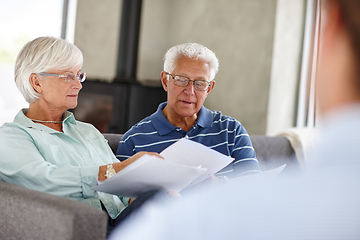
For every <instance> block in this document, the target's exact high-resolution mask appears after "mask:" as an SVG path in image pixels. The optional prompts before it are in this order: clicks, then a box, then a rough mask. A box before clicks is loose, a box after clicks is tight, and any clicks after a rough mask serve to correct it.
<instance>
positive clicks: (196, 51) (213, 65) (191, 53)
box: [164, 43, 219, 81]
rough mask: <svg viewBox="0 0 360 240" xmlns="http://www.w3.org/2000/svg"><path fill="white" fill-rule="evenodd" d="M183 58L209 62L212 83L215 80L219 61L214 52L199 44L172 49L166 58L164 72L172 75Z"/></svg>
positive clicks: (178, 46) (186, 44) (184, 44)
mask: <svg viewBox="0 0 360 240" xmlns="http://www.w3.org/2000/svg"><path fill="white" fill-rule="evenodd" d="M182 56H183V57H187V58H193V59H199V60H202V61H204V62H207V63H208V64H209V65H210V81H212V80H214V78H215V75H216V73H217V72H218V70H219V60H218V59H217V57H216V55H215V53H214V52H213V51H211V50H210V49H208V48H207V47H205V46H203V45H201V44H198V43H183V44H180V45H176V46H173V47H172V48H170V49H169V50H168V51H167V52H166V54H165V56H164V71H165V72H168V73H172V71H174V69H175V67H176V61H177V60H178V59H179V58H180V57H182Z"/></svg>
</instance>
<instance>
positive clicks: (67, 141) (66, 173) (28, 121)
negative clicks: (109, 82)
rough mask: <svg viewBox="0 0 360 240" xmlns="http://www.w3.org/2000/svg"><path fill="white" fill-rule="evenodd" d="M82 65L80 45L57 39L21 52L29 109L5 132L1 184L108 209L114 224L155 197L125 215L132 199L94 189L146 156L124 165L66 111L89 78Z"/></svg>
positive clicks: (1, 133)
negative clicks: (4, 183) (18, 186)
mask: <svg viewBox="0 0 360 240" xmlns="http://www.w3.org/2000/svg"><path fill="white" fill-rule="evenodd" d="M82 64H83V55H82V53H81V51H80V50H79V49H78V48H77V47H76V46H75V45H73V44H71V43H69V42H67V41H65V40H62V39H58V38H54V37H40V38H37V39H34V40H33V41H31V42H29V43H27V44H26V45H25V46H24V47H23V49H22V50H21V51H20V53H19V55H18V57H17V59H16V65H15V82H16V85H17V87H18V89H19V90H20V92H21V93H22V94H23V96H24V98H25V99H26V101H27V102H28V103H29V108H28V109H22V110H21V111H20V112H19V113H18V114H17V115H16V117H15V119H14V121H13V122H12V123H5V124H4V125H3V126H2V127H1V128H0V180H2V181H5V182H9V183H12V184H16V185H20V186H23V187H26V188H29V189H34V190H38V191H42V192H47V193H50V194H54V195H58V196H62V197H66V198H69V199H73V200H77V201H81V202H84V203H87V204H90V205H92V206H94V207H96V208H98V209H103V210H106V212H107V213H108V215H109V217H110V221H109V224H110V225H114V224H115V223H117V222H119V221H117V220H119V219H123V218H124V217H125V216H124V212H126V214H128V212H131V209H134V208H136V206H139V205H141V203H142V202H143V201H144V200H145V199H147V198H148V197H149V196H151V194H147V195H145V196H140V197H139V198H138V199H137V200H135V202H134V203H133V204H131V205H130V206H131V207H129V208H127V210H126V211H122V210H124V209H125V208H126V207H127V206H128V204H129V199H127V198H121V197H116V196H113V195H109V194H104V193H100V192H95V191H93V190H92V187H93V186H95V185H97V184H98V181H102V180H105V179H106V178H107V177H110V176H111V174H114V173H115V172H118V171H121V170H122V169H123V168H125V167H126V166H128V165H129V164H131V163H132V162H134V161H135V160H136V159H138V158H139V157H140V156H142V155H143V154H145V152H142V153H140V154H138V155H134V156H133V157H130V158H129V159H127V160H126V161H123V162H120V161H119V160H117V158H116V157H115V155H114V154H113V153H112V151H111V149H110V147H109V146H108V144H107V141H106V140H105V138H104V137H103V136H102V134H101V133H100V132H99V131H98V130H96V129H95V127H93V126H92V125H90V124H87V123H83V122H79V121H76V120H75V118H74V116H73V114H72V113H71V112H68V111H67V110H68V109H72V108H75V107H76V105H77V98H78V94H79V91H80V90H81V88H82V85H81V83H82V82H84V81H85V78H86V75H85V73H82V72H81V67H82ZM147 154H155V153H147ZM156 155H157V154H156ZM122 212H123V213H122ZM121 213H122V214H121ZM126 214H125V215H126ZM111 219H113V220H111Z"/></svg>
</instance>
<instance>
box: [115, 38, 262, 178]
mask: <svg viewBox="0 0 360 240" xmlns="http://www.w3.org/2000/svg"><path fill="white" fill-rule="evenodd" d="M218 68H219V61H218V59H217V57H216V56H215V54H214V53H213V52H212V51H211V50H209V49H208V48H206V47H205V46H203V45H200V44H197V43H184V44H181V45H176V46H174V47H172V48H170V49H169V50H168V51H167V53H166V54H165V58H164V71H162V72H161V83H162V86H163V88H164V90H165V91H166V92H167V102H164V103H161V104H160V105H159V107H158V109H157V111H156V112H155V113H153V114H152V115H150V116H148V117H146V118H145V119H143V120H142V121H140V122H139V123H137V124H135V125H134V126H133V127H132V128H131V129H130V130H129V131H127V132H126V133H125V134H124V136H123V137H122V139H121V141H120V143H119V146H118V149H117V155H116V156H117V158H118V159H120V160H121V161H122V160H125V159H127V158H128V157H130V156H132V155H134V154H135V153H137V152H139V151H151V152H158V153H159V152H161V151H162V150H164V149H165V148H166V147H168V146H170V145H171V144H172V143H174V142H175V141H177V140H179V139H181V138H184V137H185V138H188V139H191V140H194V141H196V142H199V143H202V144H204V145H206V146H208V147H210V148H212V149H214V150H216V151H218V152H220V153H223V154H225V155H227V156H231V157H233V158H234V159H235V160H234V161H233V163H232V164H230V165H228V166H227V167H226V168H224V169H223V170H221V171H220V172H218V173H217V174H216V175H218V176H227V177H229V178H232V177H236V176H240V175H244V174H249V173H254V172H259V171H260V168H259V164H258V161H257V159H256V155H255V151H254V149H253V147H252V143H251V140H250V137H249V135H248V133H247V132H246V130H245V128H244V127H243V126H242V125H241V124H240V123H239V121H237V120H235V119H234V118H231V117H228V116H224V115H222V114H221V112H219V111H211V110H209V109H207V108H205V107H204V106H203V104H204V101H205V99H206V97H207V96H208V95H209V94H210V92H211V91H212V90H213V89H214V86H215V81H214V78H215V75H216V73H217V71H218Z"/></svg>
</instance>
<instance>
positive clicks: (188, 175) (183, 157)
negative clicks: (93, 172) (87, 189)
mask: <svg viewBox="0 0 360 240" xmlns="http://www.w3.org/2000/svg"><path fill="white" fill-rule="evenodd" d="M160 155H161V156H162V157H163V158H164V159H161V158H158V157H156V156H152V155H144V156H142V157H141V158H139V159H138V160H136V161H135V162H133V163H132V164H130V165H129V166H127V167H126V168H124V169H123V170H121V171H120V172H118V173H117V174H115V176H113V177H112V178H109V179H107V180H105V181H103V182H102V183H101V184H99V185H97V186H95V187H93V189H94V190H96V191H100V192H105V193H110V194H114V195H119V196H123V197H137V196H139V195H140V194H141V193H144V192H146V191H148V190H151V189H155V188H156V189H159V188H161V189H164V190H166V191H176V192H180V191H182V190H183V189H185V188H187V187H190V186H193V185H195V184H197V183H200V182H201V181H203V180H205V179H207V178H208V177H209V176H210V175H213V174H215V173H216V172H218V171H220V170H221V169H223V168H224V167H226V166H227V165H229V164H230V163H231V162H232V161H233V158H231V157H229V156H226V155H224V154H221V153H219V152H217V151H215V150H213V149H210V148H208V147H206V146H204V145H202V144H200V143H197V142H194V141H192V140H189V139H186V138H182V139H180V140H179V141H177V142H175V143H174V144H172V145H171V146H169V147H168V148H166V149H165V150H164V151H162V152H161V153H160Z"/></svg>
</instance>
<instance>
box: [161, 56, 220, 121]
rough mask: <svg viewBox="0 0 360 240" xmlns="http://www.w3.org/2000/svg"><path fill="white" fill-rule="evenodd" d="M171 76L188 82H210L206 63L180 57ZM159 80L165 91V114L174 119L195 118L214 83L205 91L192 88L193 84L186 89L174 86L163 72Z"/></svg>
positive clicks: (171, 80) (208, 67)
mask: <svg viewBox="0 0 360 240" xmlns="http://www.w3.org/2000/svg"><path fill="white" fill-rule="evenodd" d="M170 74H171V75H172V76H176V75H178V76H184V77H187V78H189V79H190V80H205V81H208V82H210V66H209V64H208V63H206V62H204V61H202V60H198V59H192V58H186V57H181V58H179V59H178V60H177V62H176V67H175V69H174V71H173V72H172V73H170ZM161 80H162V84H163V87H164V89H165V91H167V108H168V109H167V112H168V113H169V114H170V115H172V117H173V118H174V117H176V118H186V117H193V116H195V117H197V116H196V115H197V113H198V112H199V111H200V108H201V106H202V105H203V104H204V101H205V99H206V97H207V95H208V94H209V93H210V92H211V90H212V89H213V87H214V84H215V82H214V81H212V82H211V84H210V87H209V88H208V89H207V90H206V91H199V90H196V89H195V88H194V85H193V82H190V83H189V85H187V86H186V87H179V86H177V85H175V83H174V80H173V79H172V78H171V77H170V76H167V74H166V73H165V72H162V74H161Z"/></svg>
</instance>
